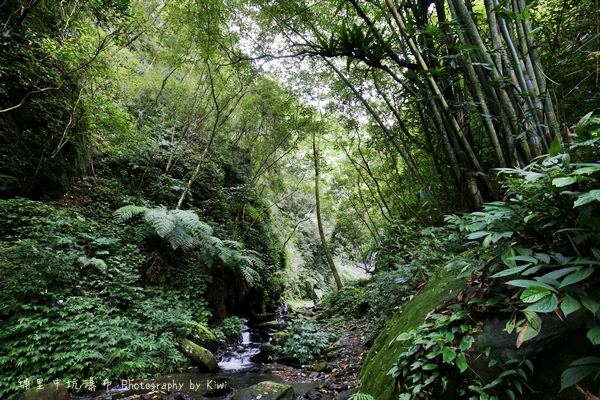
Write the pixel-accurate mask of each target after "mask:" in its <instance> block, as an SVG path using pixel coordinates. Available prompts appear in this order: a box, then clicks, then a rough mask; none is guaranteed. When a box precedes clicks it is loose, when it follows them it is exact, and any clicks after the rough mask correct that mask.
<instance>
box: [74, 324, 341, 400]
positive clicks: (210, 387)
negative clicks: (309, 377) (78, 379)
mask: <svg viewBox="0 0 600 400" xmlns="http://www.w3.org/2000/svg"><path fill="white" fill-rule="evenodd" d="M268 342H269V338H268V337H267V336H265V335H262V334H261V333H259V332H256V331H252V330H250V329H249V328H248V327H247V326H244V332H243V334H242V337H241V339H240V341H239V342H238V343H237V345H235V346H231V347H229V348H227V349H225V351H224V353H223V354H222V356H221V357H220V361H219V368H220V370H221V371H220V372H218V373H202V372H184V373H180V374H168V375H161V376H158V377H156V378H149V379H143V380H139V379H135V380H133V379H132V380H123V381H121V382H120V384H119V385H118V386H116V387H113V388H112V389H110V390H107V391H104V392H102V393H101V394H100V395H99V396H94V398H95V399H106V400H117V399H120V398H126V397H129V396H132V395H135V394H148V393H151V392H153V391H157V390H160V391H163V392H170V393H174V392H180V393H181V394H183V395H184V396H185V397H183V398H186V397H187V398H189V399H190V400H209V399H210V400H218V399H230V398H231V397H233V395H234V394H235V393H236V392H238V391H240V390H241V389H244V388H247V387H249V386H252V385H255V384H257V383H260V382H263V381H274V382H278V383H287V384H289V385H291V386H292V387H293V388H294V391H295V393H296V395H298V396H301V395H303V394H305V393H307V392H309V391H311V390H315V389H316V388H317V387H318V386H319V382H309V383H292V382H285V381H284V380H283V379H281V378H280V377H279V376H277V375H274V374H272V373H269V372H265V371H261V370H260V368H259V367H258V366H257V365H256V364H255V363H253V362H252V361H251V358H252V356H254V355H256V354H258V353H259V352H260V349H259V347H260V345H261V344H263V343H268ZM83 398H87V399H89V398H90V397H89V396H84V397H75V399H83ZM150 398H152V396H150ZM172 398H173V399H177V400H182V399H183V398H182V397H181V396H179V397H178V396H172ZM327 398H329V397H323V399H327Z"/></svg>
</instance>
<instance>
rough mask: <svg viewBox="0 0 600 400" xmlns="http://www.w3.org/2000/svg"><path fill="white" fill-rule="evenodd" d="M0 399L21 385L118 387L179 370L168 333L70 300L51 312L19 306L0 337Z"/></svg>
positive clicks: (86, 301)
mask: <svg viewBox="0 0 600 400" xmlns="http://www.w3.org/2000/svg"><path fill="white" fill-rule="evenodd" d="M0 352H1V353H2V356H0V396H3V395H7V394H9V393H11V392H14V391H16V390H17V389H19V385H18V382H19V381H22V380H24V379H31V380H33V381H35V380H36V379H42V380H43V381H44V382H45V383H50V382H52V381H53V380H54V379H55V378H59V379H61V380H63V381H66V380H67V379H68V380H72V379H78V380H81V379H86V378H89V377H94V378H95V380H96V381H102V380H104V379H109V380H112V381H115V382H116V381H118V380H119V379H122V378H124V377H130V378H138V377H145V376H148V375H149V374H152V373H156V372H167V371H174V370H176V369H180V368H182V367H184V366H185V365H186V359H185V357H184V356H183V355H182V354H181V352H179V351H178V349H177V346H176V343H175V341H174V336H173V334H172V333H171V332H168V331H167V332H162V333H160V332H154V333H149V332H147V331H145V330H143V326H142V324H140V323H139V322H137V321H135V320H132V319H129V318H125V317H123V316H122V315H121V313H120V312H119V311H118V310H116V309H114V308H111V307H107V305H106V304H105V303H104V302H102V301H101V300H99V299H93V298H86V297H76V296H71V297H69V298H68V299H67V300H65V301H59V302H58V303H57V304H56V306H55V307H48V306H31V307H29V306H24V307H23V311H22V312H21V313H20V314H19V315H15V316H14V317H12V318H10V319H9V320H7V321H5V323H4V329H3V330H2V331H1V332H0Z"/></svg>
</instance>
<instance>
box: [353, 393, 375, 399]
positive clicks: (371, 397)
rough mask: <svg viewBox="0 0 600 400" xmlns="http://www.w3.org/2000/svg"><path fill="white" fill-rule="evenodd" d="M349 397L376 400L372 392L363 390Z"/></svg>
mask: <svg viewBox="0 0 600 400" xmlns="http://www.w3.org/2000/svg"><path fill="white" fill-rule="evenodd" d="M349 399H350V400H375V398H374V397H373V396H371V395H370V394H366V393H361V392H356V393H352V395H351V396H350V398H349Z"/></svg>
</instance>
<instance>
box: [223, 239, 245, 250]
mask: <svg viewBox="0 0 600 400" xmlns="http://www.w3.org/2000/svg"><path fill="white" fill-rule="evenodd" d="M223 244H224V245H225V246H227V247H229V248H230V249H235V250H241V249H242V247H243V246H242V244H241V243H240V242H237V241H235V240H223Z"/></svg>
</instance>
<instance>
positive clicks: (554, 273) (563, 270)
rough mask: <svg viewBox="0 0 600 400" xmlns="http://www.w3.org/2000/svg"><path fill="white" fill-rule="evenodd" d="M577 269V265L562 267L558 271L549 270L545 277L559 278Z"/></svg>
mask: <svg viewBox="0 0 600 400" xmlns="http://www.w3.org/2000/svg"><path fill="white" fill-rule="evenodd" d="M575 270H577V267H567V268H561V269H558V270H556V271H552V272H548V273H547V274H546V275H544V276H543V278H549V279H559V278H562V277H563V276H565V275H567V274H569V273H571V272H573V271H575Z"/></svg>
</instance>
